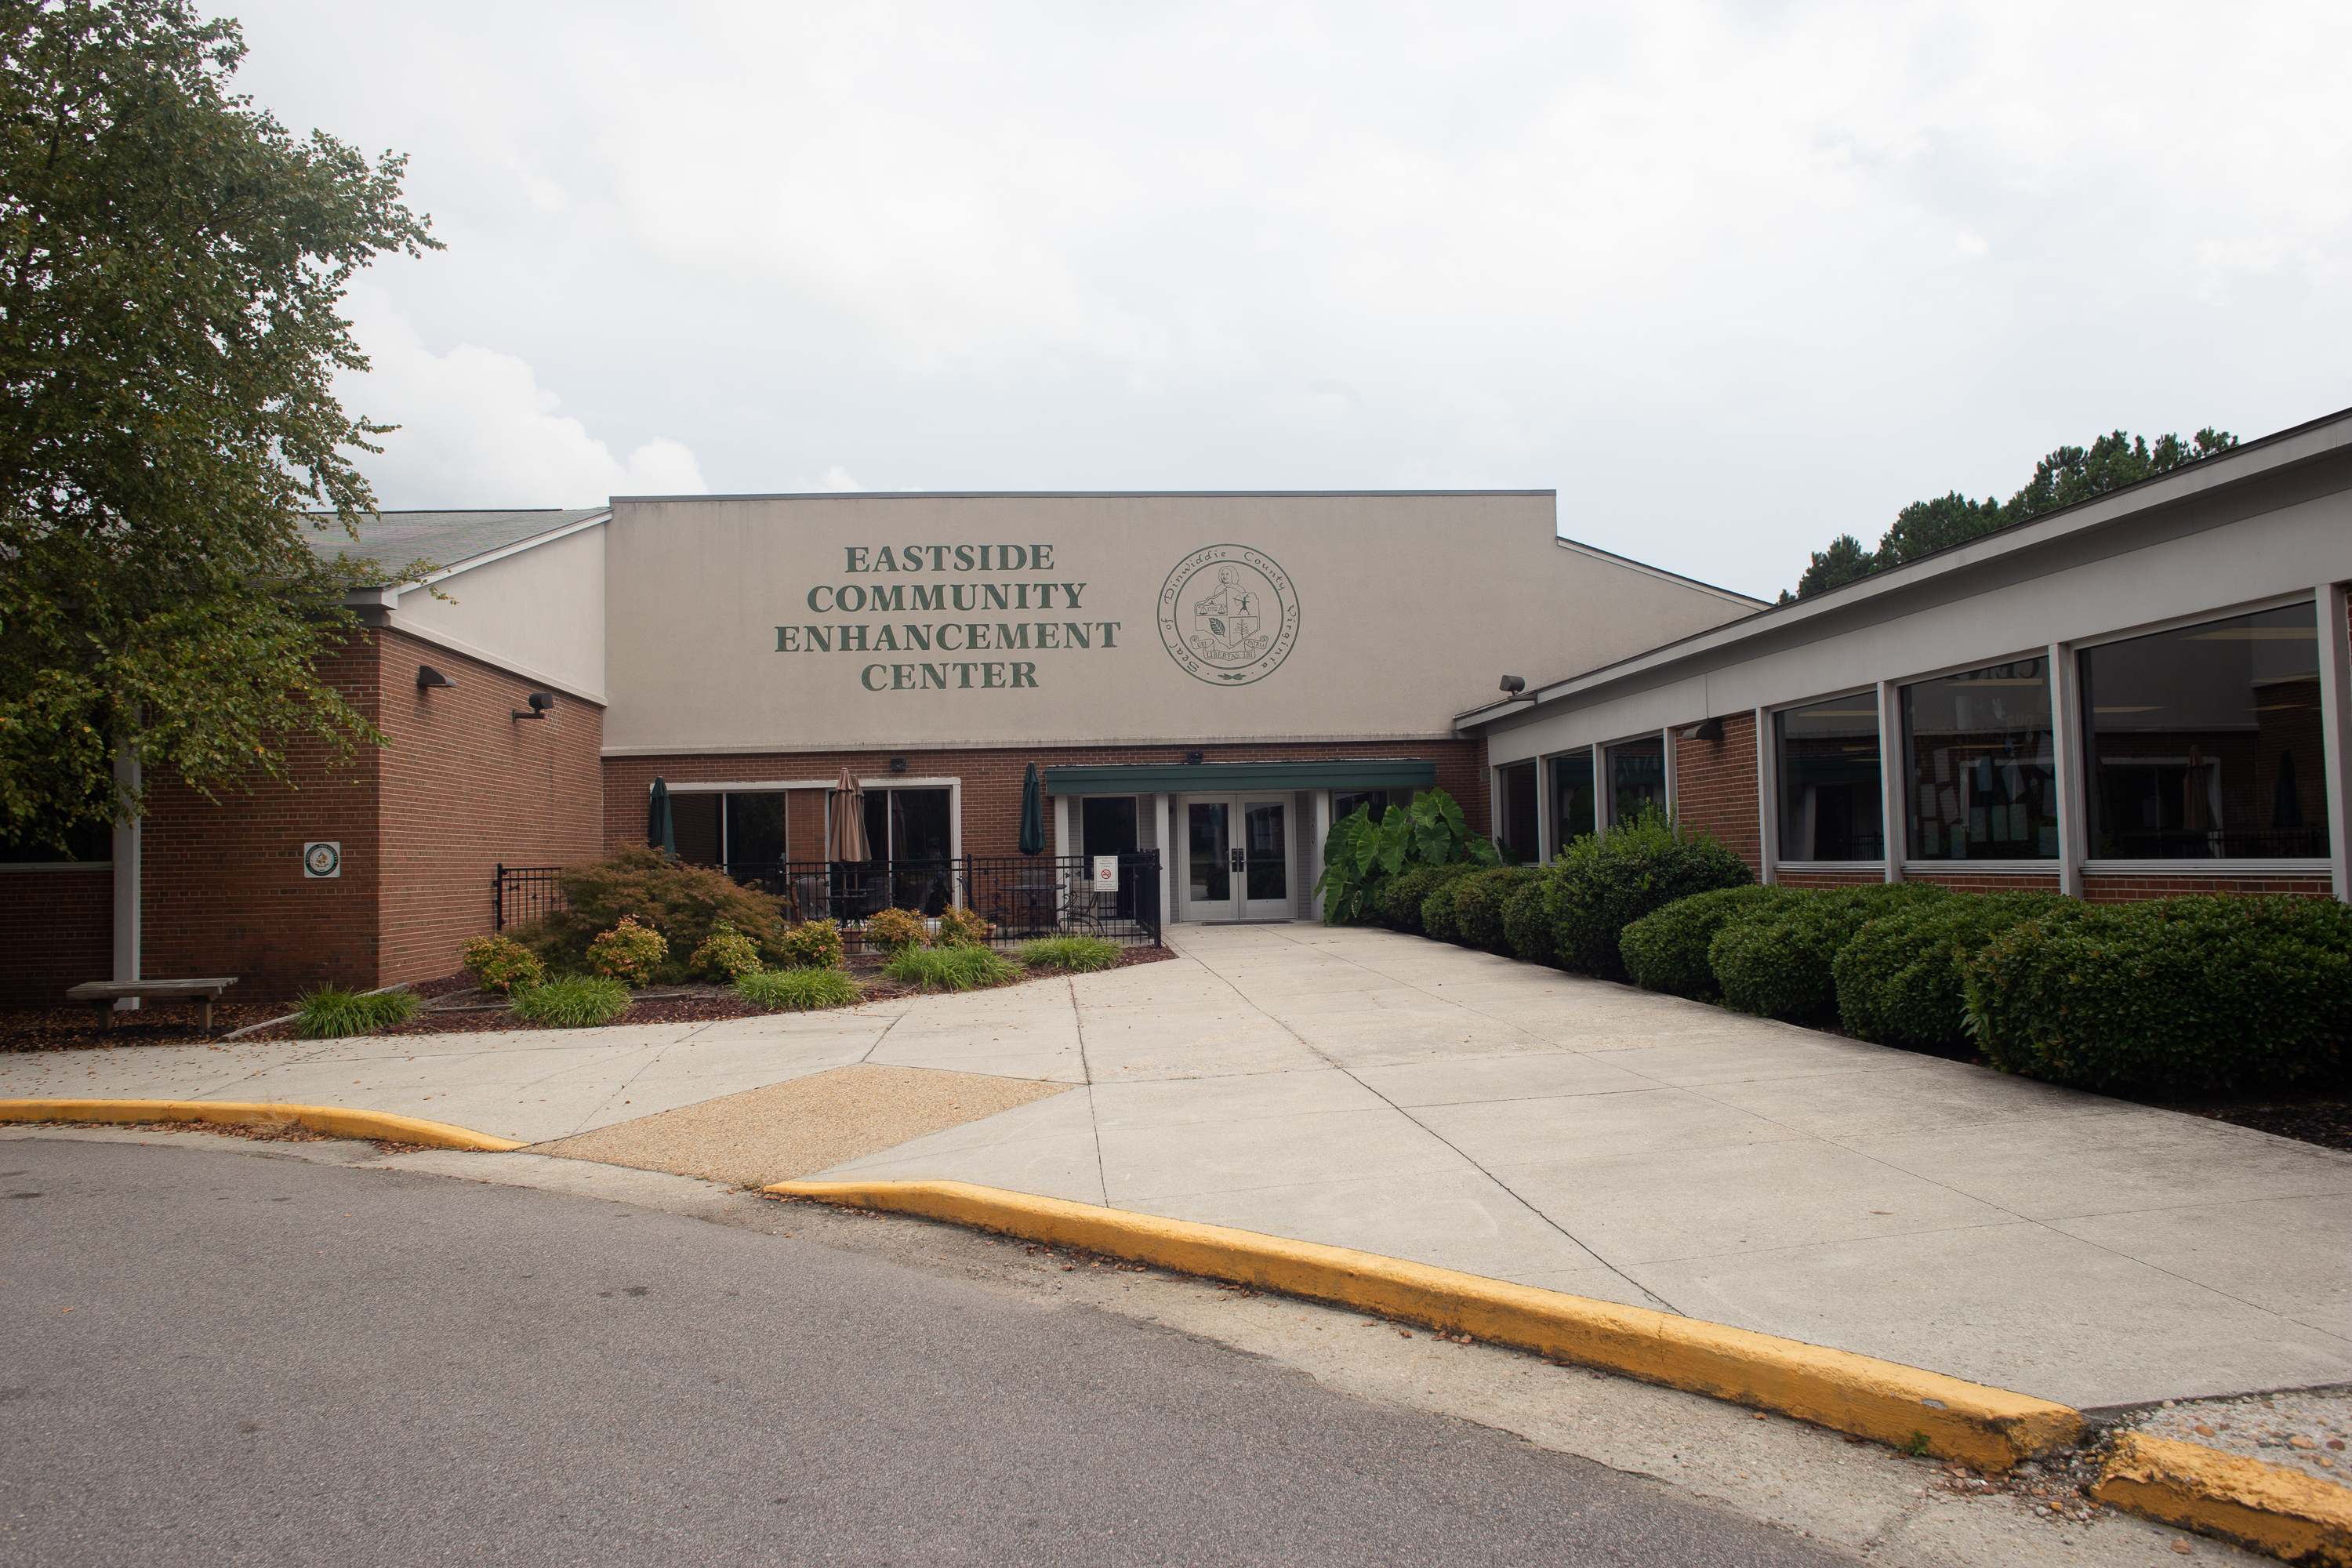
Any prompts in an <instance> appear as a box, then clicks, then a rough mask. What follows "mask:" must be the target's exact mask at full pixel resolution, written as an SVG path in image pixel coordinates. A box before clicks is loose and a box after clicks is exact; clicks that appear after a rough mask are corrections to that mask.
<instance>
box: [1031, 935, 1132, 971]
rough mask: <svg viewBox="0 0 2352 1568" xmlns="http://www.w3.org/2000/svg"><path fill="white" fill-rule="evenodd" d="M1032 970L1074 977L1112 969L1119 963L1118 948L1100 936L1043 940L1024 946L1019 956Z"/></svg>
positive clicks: (1054, 937)
mask: <svg viewBox="0 0 2352 1568" xmlns="http://www.w3.org/2000/svg"><path fill="white" fill-rule="evenodd" d="M1019 957H1020V960H1021V962H1022V963H1024V964H1027V965H1028V966H1029V967H1030V968H1032V969H1059V970H1064V971H1066V972H1067V973H1072V974H1084V973H1087V972H1089V971H1091V970H1097V969H1110V968H1113V967H1115V966H1116V965H1117V964H1118V943H1116V942H1105V941H1103V939H1102V938H1100V937H1098V936H1041V937H1039V938H1038V939H1037V940H1036V941H1035V942H1023V943H1022V944H1021V952H1020V953H1019Z"/></svg>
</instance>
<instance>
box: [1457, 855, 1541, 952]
mask: <svg viewBox="0 0 2352 1568" xmlns="http://www.w3.org/2000/svg"><path fill="white" fill-rule="evenodd" d="M1542 876H1543V872H1542V871H1541V870H1540V869H1539V868H1536V867H1533V866H1498V867H1496V868H1495V869H1493V870H1491V871H1481V872H1479V873H1478V874H1477V875H1476V876H1475V877H1465V878H1463V879H1462V880H1460V881H1458V882H1456V883H1454V931H1455V935H1454V941H1456V942H1460V943H1462V944H1463V945H1464V946H1465V947H1482V948H1485V949H1486V950H1487V951H1488V952H1509V951H1510V939H1509V937H1508V936H1507V935H1506V934H1505V932H1504V930H1503V910H1504V908H1505V906H1506V905H1507V904H1508V903H1509V901H1510V900H1512V899H1513V898H1515V897H1517V895H1518V892H1519V889H1522V888H1525V887H1527V886H1528V884H1530V883H1532V882H1535V881H1538V880H1539V879H1541V878H1542Z"/></svg>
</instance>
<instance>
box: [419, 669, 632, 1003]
mask: <svg viewBox="0 0 2352 1568" xmlns="http://www.w3.org/2000/svg"><path fill="white" fill-rule="evenodd" d="M380 636H381V637H382V663H383V692H382V696H381V698H380V703H381V708H380V713H379V717H378V719H377V724H378V726H379V727H380V728H381V729H382V730H383V733H384V738H385V740H387V741H388V742H391V746H390V749H389V750H388V751H386V752H384V753H383V757H382V774H383V794H382V801H383V816H382V823H381V834H382V840H381V854H382V858H383V879H382V885H381V893H380V900H381V901H380V910H381V916H380V918H381V921H382V935H381V939H380V948H379V953H378V958H377V967H376V975H377V979H376V981H375V984H379V985H388V984H392V983H393V982H394V981H396V980H429V979H433V978H435V977H436V976H439V975H444V974H449V973H455V972H456V971H457V962H458V956H459V954H460V952H462V951H463V949H464V947H465V944H466V942H467V939H469V938H471V937H476V936H480V935H484V934H486V933H488V931H490V929H491V924H492V907H491V883H492V880H493V879H494V877H495V875H496V870H497V867H498V866H499V863H500V862H501V861H503V862H504V863H505V864H507V865H509V866H563V865H571V864H572V863H574V862H577V861H580V860H586V859H593V858H595V857H596V855H597V854H598V853H599V850H600V847H601V845H602V843H603V833H604V821H603V819H604V769H603V766H602V764H601V763H600V761H599V753H600V752H602V750H603V747H604V710H603V709H602V708H600V707H598V706H597V705H596V704H594V703H593V702H583V701H579V700H575V699H572V698H571V697H567V696H562V695H558V696H557V698H556V700H555V706H554V708H553V709H551V710H549V713H548V716H547V717H546V718H544V719H517V718H515V717H513V715H514V714H515V713H516V712H518V711H523V710H527V709H528V706H529V703H528V699H529V697H530V692H531V690H532V689H533V687H534V685H535V683H534V682H531V681H529V680H525V679H522V678H521V677H520V676H517V675H513V674H510V673H509V672H508V671H506V670H502V669H499V668H497V667H496V666H494V665H488V664H483V663H479V662H478V661H476V660H474V659H470V658H465V657H464V656H463V655H460V654H456V653H452V652H450V651H449V650H447V649H446V648H441V647H434V646H433V645H432V644H430V643H426V642H422V641H419V640H418V639H416V638H414V637H407V636H405V635H404V634H402V633H398V632H385V633H382V634H380ZM420 664H429V665H431V666H432V667H433V668H436V669H437V670H439V671H440V672H441V673H442V674H443V675H445V676H446V677H448V678H449V679H450V680H451V681H452V682H453V683H454V689H453V688H450V687H441V688H436V689H432V690H429V691H426V690H419V689H417V686H416V667H417V666H418V665H420ZM640 809H641V810H642V807H641V808H640Z"/></svg>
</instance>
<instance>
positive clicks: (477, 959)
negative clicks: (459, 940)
mask: <svg viewBox="0 0 2352 1568" xmlns="http://www.w3.org/2000/svg"><path fill="white" fill-rule="evenodd" d="M466 973H468V974H470V975H472V976H473V977H474V981H475V984H478V985H479V986H480V987H481V988H482V989H483V990H485V991H498V992H504V993H508V994H511V993H513V992H514V991H515V990H517V989H518V988H520V989H523V990H528V989H530V987H531V986H533V985H536V984H539V983H540V982H541V981H542V980H544V979H546V978H547V965H545V964H544V963H541V962H540V961H539V955H538V954H537V953H535V952H531V950H530V949H529V948H527V947H525V946H523V944H522V943H520V942H516V941H514V940H513V939H511V938H509V937H503V936H478V937H476V938H475V939H474V940H473V941H471V942H467V944H466Z"/></svg>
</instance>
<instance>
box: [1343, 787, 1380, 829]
mask: <svg viewBox="0 0 2352 1568" xmlns="http://www.w3.org/2000/svg"><path fill="white" fill-rule="evenodd" d="M1360 805H1362V806H1369V807H1370V808H1371V809H1370V814H1369V815H1370V817H1371V819H1372V820H1373V821H1374V822H1378V821H1379V820H1380V819H1381V817H1383V816H1387V815H1388V814H1389V792H1388V791H1386V790H1384V789H1366V790H1355V791H1351V792H1348V793H1345V794H1339V795H1333V796H1332V797H1331V820H1332V821H1334V822H1339V821H1341V820H1343V819H1345V818H1347V817H1349V816H1354V815H1355V811H1356V808H1357V807H1358V806H1360Z"/></svg>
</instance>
